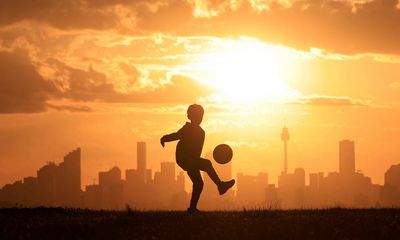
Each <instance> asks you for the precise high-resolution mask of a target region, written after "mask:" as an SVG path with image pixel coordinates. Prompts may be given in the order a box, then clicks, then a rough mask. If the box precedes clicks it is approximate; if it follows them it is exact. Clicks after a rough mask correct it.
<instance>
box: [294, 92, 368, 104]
mask: <svg viewBox="0 0 400 240" xmlns="http://www.w3.org/2000/svg"><path fill="white" fill-rule="evenodd" d="M293 103H295V104H304V105H316V106H363V107H365V106H370V101H366V100H360V99H352V98H350V97H335V96H321V95H313V96H306V97H303V98H300V99H298V100H297V101H294V102H293Z"/></svg>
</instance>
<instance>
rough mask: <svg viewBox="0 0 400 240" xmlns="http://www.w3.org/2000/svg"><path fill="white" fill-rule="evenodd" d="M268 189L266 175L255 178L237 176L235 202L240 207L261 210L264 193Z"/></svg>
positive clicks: (240, 174)
mask: <svg viewBox="0 0 400 240" xmlns="http://www.w3.org/2000/svg"><path fill="white" fill-rule="evenodd" d="M267 187H268V173H263V172H260V173H258V175H257V176H251V175H244V174H243V173H238V174H237V195H236V200H237V203H238V204H239V205H240V206H245V207H250V208H261V207H264V205H265V191H266V189H267Z"/></svg>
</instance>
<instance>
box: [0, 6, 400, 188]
mask: <svg viewBox="0 0 400 240" xmlns="http://www.w3.org/2000/svg"><path fill="white" fill-rule="evenodd" d="M399 23H400V3H399V2H398V1H396V0H373V1H361V0H355V1H350V0H341V1H333V0H328V1H319V0H317V1H315V0H295V1H290V0H287V1H286V0H276V1H273V0H248V1H245V0H230V1H224V0H214V1H205V0H186V1H185V0H170V1H165V0H148V1H144V0H143V1H141V0H112V1H111V0H110V1H105V0H68V1H67V0H60V1H52V0H42V1H23V0H2V1H0V86H1V87H0V113H1V114H0V145H1V146H2V147H1V154H0V165H1V168H0V185H1V186H3V185H5V184H6V183H12V182H14V181H16V180H19V179H22V178H23V177H25V176H35V175H36V171H37V170H38V169H39V168H40V167H41V166H43V165H45V164H46V163H48V162H51V161H54V162H56V163H59V162H61V161H62V158H63V156H64V155H65V154H66V153H67V152H69V151H71V150H73V149H75V148H77V147H80V148H81V151H82V185H81V187H82V189H84V186H85V185H88V184H92V183H93V182H95V183H97V182H98V175H97V174H98V172H99V171H106V170H109V169H110V168H112V167H114V166H116V165H117V166H119V167H120V168H121V170H123V171H124V170H125V169H127V168H136V151H137V149H136V142H138V141H145V142H146V143H147V161H148V162H147V166H148V167H150V168H152V169H153V170H157V171H158V170H159V169H160V167H159V166H160V163H161V162H165V161H170V162H174V161H175V158H174V157H175V155H174V151H175V144H169V145H167V146H166V147H165V149H163V148H162V147H161V145H160V143H159V141H160V137H161V136H162V135H164V134H166V133H170V132H173V131H177V130H178V129H179V128H180V127H181V126H182V125H183V124H185V122H186V121H188V120H187V118H186V109H187V107H188V105H190V104H192V103H198V104H201V105H203V106H204V109H205V115H204V120H203V123H202V128H203V129H204V130H205V132H206V140H205V145H204V149H203V155H206V153H207V152H209V151H212V149H213V148H214V147H215V146H216V145H217V144H219V143H227V144H229V145H230V146H231V147H232V148H233V150H234V157H233V160H232V168H233V176H234V177H235V176H236V173H238V172H243V173H246V174H257V173H258V172H268V174H269V183H277V177H278V175H279V174H280V173H281V172H282V171H283V143H282V141H281V135H280V134H281V131H282V128H283V126H284V124H285V122H286V126H287V127H288V129H289V132H290V140H289V141H288V171H289V172H293V171H294V169H295V168H298V167H302V168H304V170H305V172H306V176H307V177H306V182H308V173H310V172H333V171H338V169H339V164H338V161H339V150H338V149H339V145H338V143H339V141H340V140H343V139H351V140H352V141H354V143H355V158H356V161H355V162H356V166H355V169H356V170H357V171H358V170H360V171H361V172H362V173H363V174H365V175H366V176H369V177H371V178H372V182H373V183H377V184H383V183H384V173H385V171H386V170H387V169H388V168H389V167H390V166H391V165H394V164H398V163H399V162H400V150H399V136H400V121H399V120H400V97H399V96H400V45H399V42H400V24H399ZM382 26H384V27H382ZM177 169H178V167H177ZM189 187H190V184H189V182H187V183H186V189H188V190H189Z"/></svg>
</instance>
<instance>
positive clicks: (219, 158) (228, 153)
mask: <svg viewBox="0 0 400 240" xmlns="http://www.w3.org/2000/svg"><path fill="white" fill-rule="evenodd" d="M213 157H214V160H215V161H216V162H217V163H219V164H226V163H228V162H230V161H231V160H232V157H233V151H232V148H231V147H229V145H227V144H219V145H218V146H216V147H215V148H214V151H213Z"/></svg>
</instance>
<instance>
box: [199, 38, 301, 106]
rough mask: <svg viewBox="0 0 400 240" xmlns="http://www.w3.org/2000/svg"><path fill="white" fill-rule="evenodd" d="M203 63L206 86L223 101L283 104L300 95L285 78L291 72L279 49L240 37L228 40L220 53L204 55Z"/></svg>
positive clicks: (201, 60) (201, 61) (214, 52)
mask: <svg viewBox="0 0 400 240" xmlns="http://www.w3.org/2000/svg"><path fill="white" fill-rule="evenodd" d="M200 63H201V65H202V67H203V70H204V73H205V76H204V77H205V78H206V83H208V84H209V85H211V86H212V87H214V88H215V89H216V90H217V92H218V94H216V95H215V96H214V97H215V98H216V99H218V100H220V101H234V102H250V103H253V102H261V101H284V100H288V99H291V98H295V97H297V96H299V92H298V91H297V90H295V89H293V88H290V87H289V86H288V85H287V84H286V83H285V82H284V81H283V80H282V76H283V74H284V73H285V71H288V69H287V68H288V66H287V65H286V64H285V57H284V53H283V52H282V50H281V49H280V48H279V47H276V46H273V45H268V44H265V43H263V42H261V41H258V40H254V39H248V38H240V39H237V40H226V41H224V42H223V44H222V45H221V50H220V51H218V50H217V51H213V52H210V53H207V54H204V55H203V56H202V57H201V59H200Z"/></svg>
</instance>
